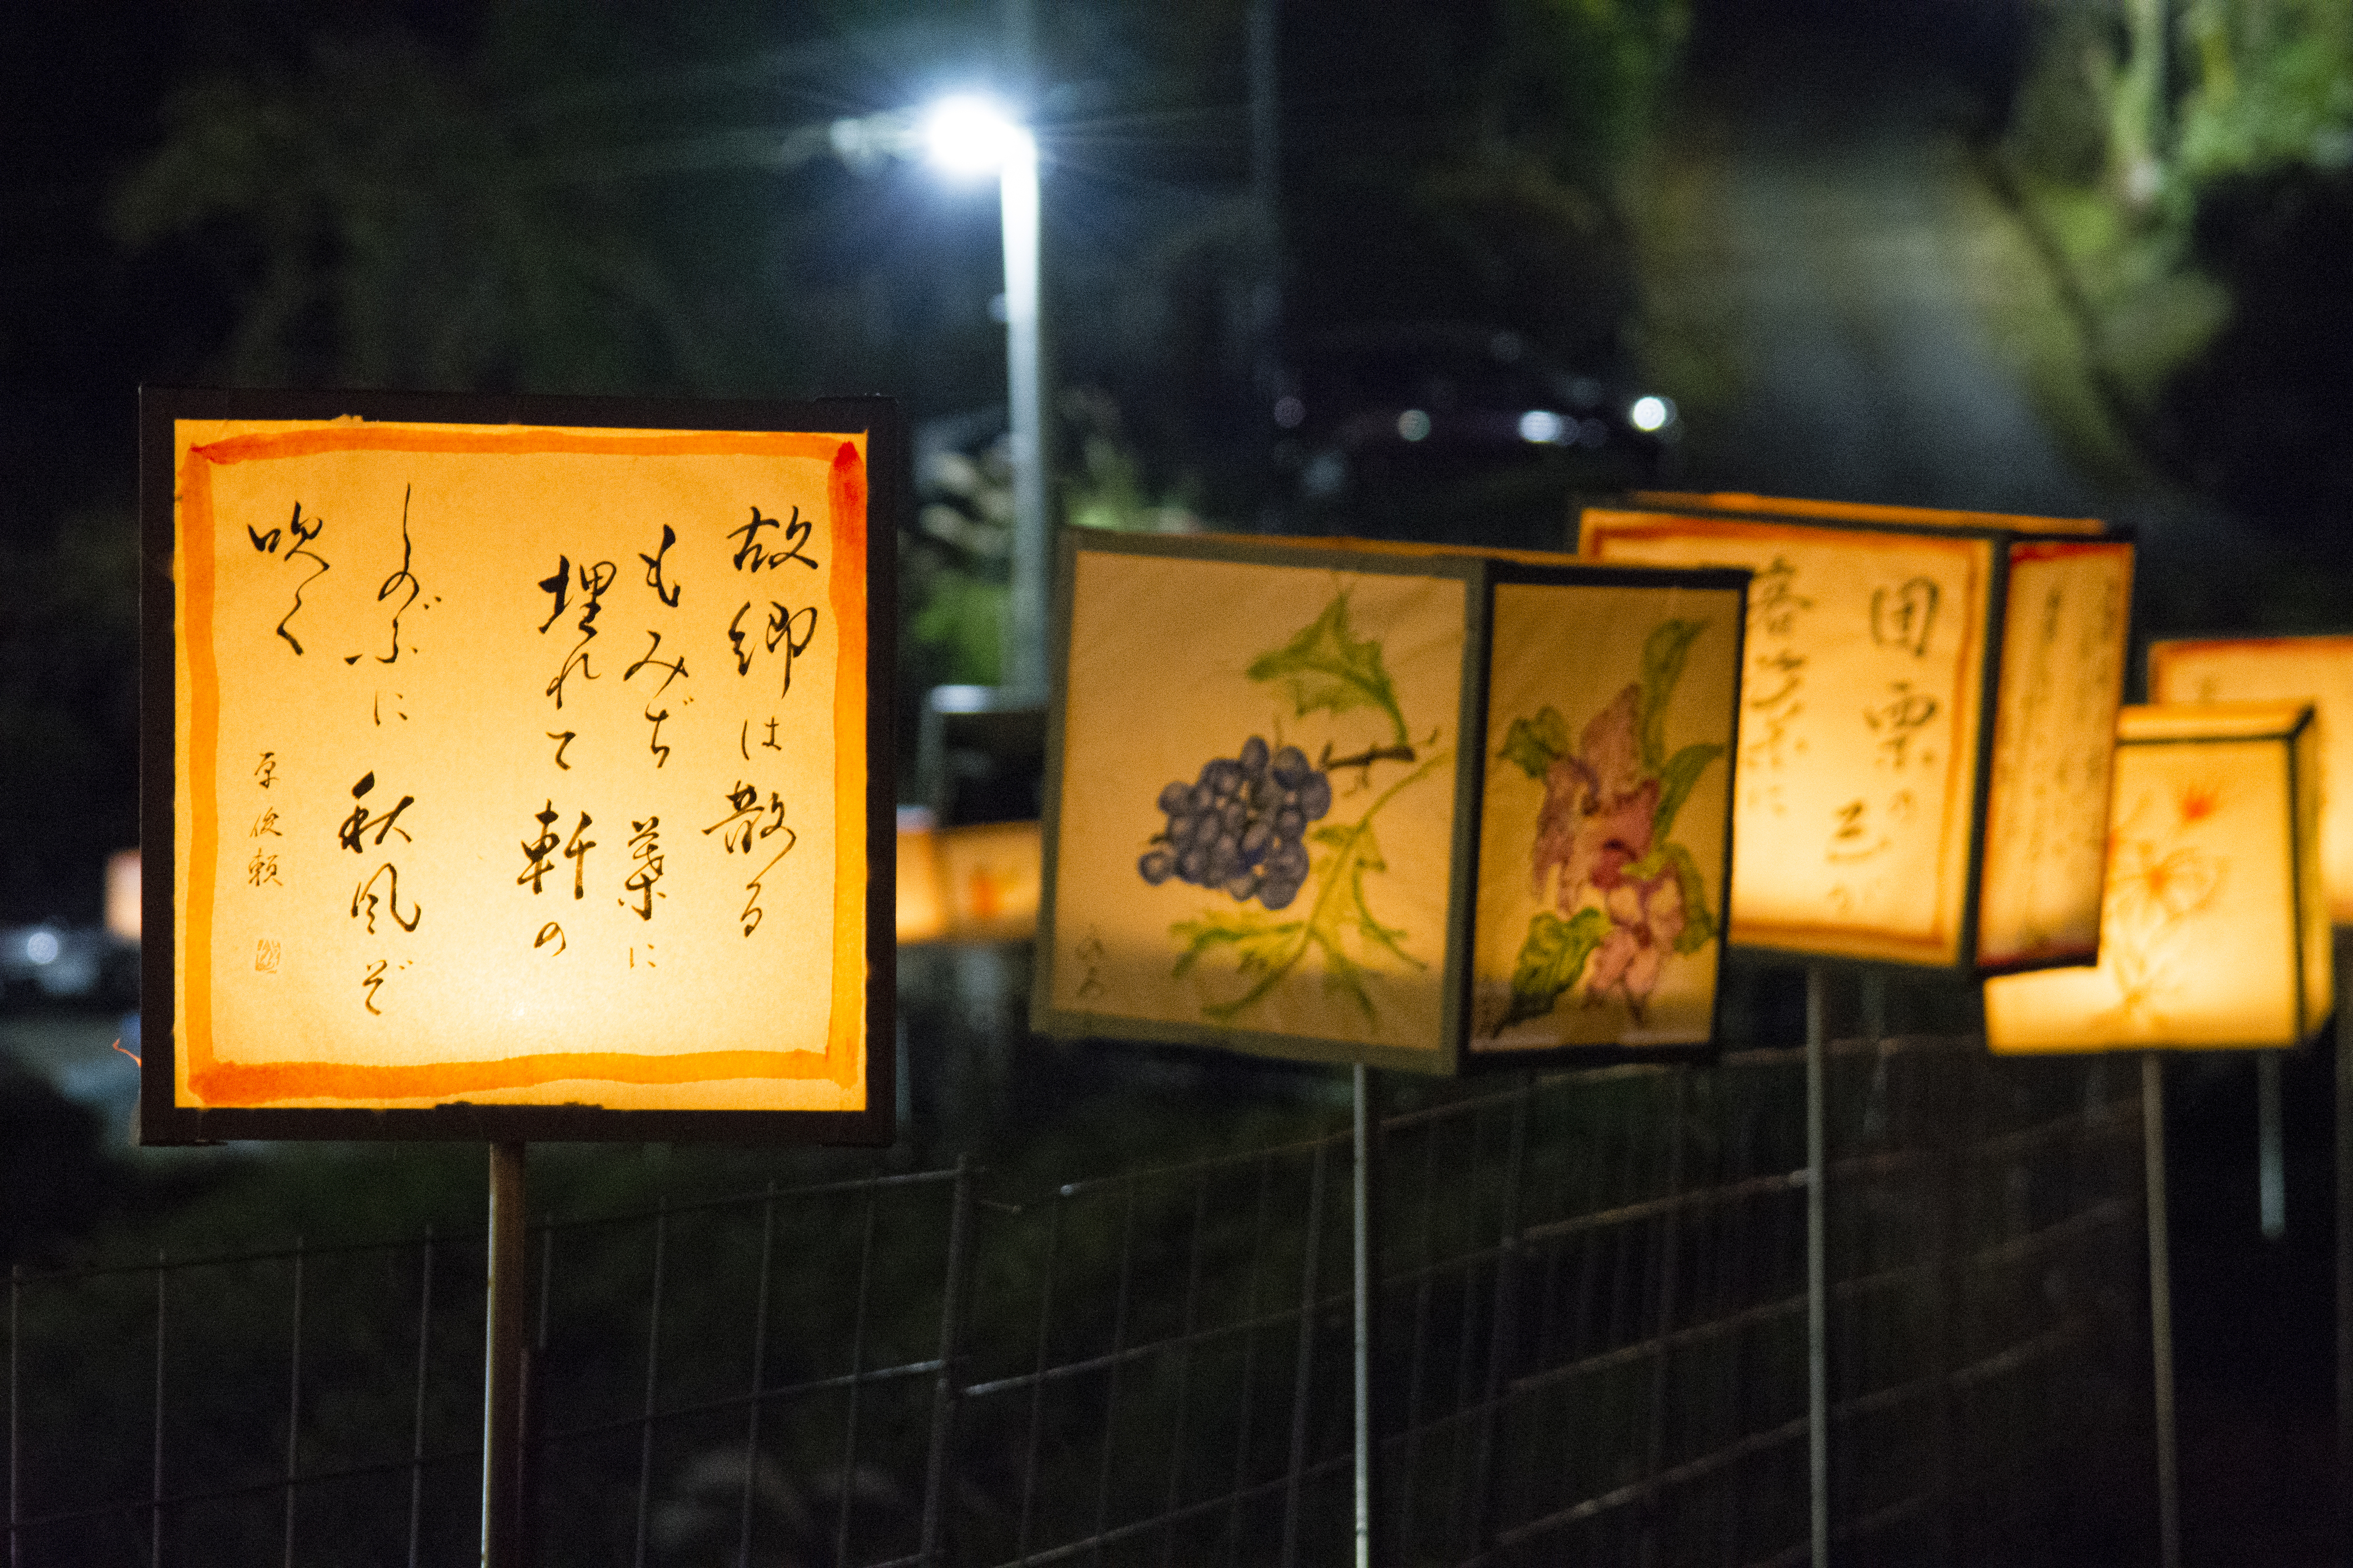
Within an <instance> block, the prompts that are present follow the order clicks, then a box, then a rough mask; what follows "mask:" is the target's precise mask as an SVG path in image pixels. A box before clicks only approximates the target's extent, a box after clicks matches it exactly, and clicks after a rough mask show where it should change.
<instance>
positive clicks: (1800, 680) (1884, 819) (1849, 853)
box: [1584, 510, 1995, 964]
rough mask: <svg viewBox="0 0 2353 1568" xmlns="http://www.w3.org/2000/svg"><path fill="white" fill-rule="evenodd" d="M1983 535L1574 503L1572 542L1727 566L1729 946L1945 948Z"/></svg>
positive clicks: (1968, 783) (1958, 855)
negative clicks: (1733, 670) (1739, 601)
mask: <svg viewBox="0 0 2353 1568" xmlns="http://www.w3.org/2000/svg"><path fill="white" fill-rule="evenodd" d="M1994 548H1995V547H1994V545H1993V544H1992V543H1991V542H1989V541H1987V540H1983V539H1977V538H1970V537H1966V536H1960V535H1945V534H1937V533H1907V532H1878V531H1863V530H1853V529H1831V528H1808V527H1802V526H1799V525H1796V524H1784V523H1778V522H1742V521H1727V520H1718V519H1711V518H1697V517H1675V516H1668V515H1662V514H1658V513H1649V512H1620V511H1605V510H1588V511H1587V512H1586V513H1585V526H1584V549H1585V552H1586V553H1588V554H1589V555H1594V556H1597V557H1599V559H1601V560H1604V561H1627V562H1647V563H1655V564H1659V565H1672V566H1697V565H1718V566H1746V567H1748V568H1750V569H1751V570H1752V571H1754V572H1755V573H1756V574H1757V575H1756V579H1755V581H1754V582H1753V584H1751V585H1750V587H1749V591H1748V628H1747V645H1746V668H1745V672H1744V675H1743V678H1742V684H1741V716H1740V751H1739V755H1738V758H1737V763H1736V771H1735V777H1734V790H1735V797H1734V805H1733V843H1734V849H1733V862H1734V868H1733V879H1732V893H1731V903H1732V921H1731V929H1732V940H1733V941H1734V942H1740V943H1747V944H1751V945H1756V946H1762V947H1777V948H1785V949H1789V950H1792V951H1796V952H1814V953H1825V954H1835V955H1841V956H1846V957H1853V958H1876V959H1890V960H1894V961H1897V962H1902V963H1924V964H1948V963H1955V962H1957V960H1958V957H1959V953H1960V945H1961V938H1962V932H1963V920H1964V910H1965V909H1966V906H1967V900H1968V869H1969V847H1970V846H1969V837H1970V827H1971V823H1970V809H1971V804H1972V802H1971V791H1972V784H1973V774H1974V769H1975V766H1976V759H1977V754H1978V725H1979V721H1980V720H1979V709H1980V707H1981V706H1982V703H1981V700H1980V685H1981V681H1982V679H1983V675H1982V672H1983V669H1984V642H1985V628H1986V618H1987V617H1986V609H1987V597H1988V592H1989V582H1990V577H1991V572H1992V567H1993V560H1994V557H1993V551H1994Z"/></svg>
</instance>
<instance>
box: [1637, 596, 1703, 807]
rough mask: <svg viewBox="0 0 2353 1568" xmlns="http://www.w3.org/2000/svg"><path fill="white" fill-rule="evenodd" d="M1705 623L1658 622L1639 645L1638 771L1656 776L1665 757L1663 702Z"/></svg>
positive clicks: (1665, 712) (1671, 695) (1665, 700)
mask: <svg viewBox="0 0 2353 1568" xmlns="http://www.w3.org/2000/svg"><path fill="white" fill-rule="evenodd" d="M1705 630H1707V623H1706V622H1705V621H1661V622H1660V623H1659V624H1658V626H1655V627H1653V628H1652V629H1651V635H1650V637H1649V638H1648V640H1646V641H1645V642H1644V643H1643V644H1642V728H1641V735H1642V768H1643V771H1644V772H1645V773H1658V772H1659V770H1660V768H1661V767H1662V765H1663V764H1664V763H1665V761H1666V754H1667V741H1666V727H1667V702H1668V700H1669V699H1671V698H1672V697H1673V696H1674V694H1675V683H1676V682H1677V681H1679V680H1681V679H1683V659H1684V658H1685V657H1686V656H1687V655H1689V654H1690V652H1691V645H1692V641H1693V639H1694V638H1695V637H1698V636H1699V634H1700V633H1702V632H1704V631H1705Z"/></svg>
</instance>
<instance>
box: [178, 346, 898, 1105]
mask: <svg viewBox="0 0 2353 1568" xmlns="http://www.w3.org/2000/svg"><path fill="white" fill-rule="evenodd" d="M142 415H143V418H144V421H145V424H144V428H143V431H142V462H143V465H144V471H143V475H142V506H143V510H144V529H145V551H146V565H147V572H148V576H147V579H146V600H145V605H144V616H145V620H144V660H145V681H146V685H145V709H146V715H147V723H148V731H147V735H146V746H145V756H144V768H143V779H142V802H143V804H142V811H143V814H144V815H143V824H142V827H143V837H144V838H145V840H146V842H147V844H148V845H149V846H150V848H151V854H150V856H149V863H148V874H147V877H146V879H145V881H146V886H145V896H146V900H147V908H146V914H145V925H146V930H147V933H148V943H147V949H146V954H145V965H146V977H145V991H146V994H145V1016H146V1017H147V1019H148V1033H147V1040H148V1042H149V1044H148V1049H147V1053H146V1062H145V1067H146V1071H145V1075H144V1082H143V1088H142V1108H141V1117H142V1136H144V1137H146V1138H148V1139H150V1140H154V1141H162V1140H170V1139H181V1138H194V1137H204V1138H218V1137H338V1138H344V1137H463V1138H485V1137H488V1138H501V1139H523V1138H530V1139H537V1138H550V1137H554V1138H566V1137H572V1138H580V1137H612V1138H670V1137H682V1136H712V1135H716V1136H747V1135H755V1134H756V1135H763V1136H780V1137H820V1138H842V1139H851V1140H859V1139H873V1138H877V1137H887V1136H888V1135H889V1131H890V1121H889V1118H890V1108H891V1105H892V1096H891V1093H890V1091H889V1087H888V1079H887V1072H888V1068H889V1063H890V1060H891V1055H892V1053H890V1052H889V1051H887V1050H884V1051H879V1052H878V1051H873V1050H871V1049H870V1048H869V1046H870V1042H871V1039H872V1038H873V1037H875V1033H876V1030H877V1029H878V1028H879V1029H880V1030H881V1037H883V1038H885V1039H887V1038H888V1037H889V1031H890V1027H891V1026H890V1022H889V1020H890V1006H891V1000H890V998H891V986H892V979H891V976H892V951H893V949H892V931H891V910H890V905H889V902H888V900H889V899H890V898H891V882H892V823H891V816H892V812H891V805H890V802H891V781H890V769H889V764H888V758H889V756H890V745H889V736H890V733H891V728H890V723H889V718H888V715H889V692H890V684H891V682H890V663H889V659H890V649H891V646H892V635H891V631H890V625H889V622H888V619H887V617H884V618H880V619H878V618H877V616H878V612H879V610H880V609H882V608H887V606H888V605H889V603H890V593H889V588H888V582H889V577H888V573H889V552H887V551H884V552H881V554H880V555H879V556H877V555H873V554H871V553H870V552H869V550H868V548H867V539H868V531H869V523H870V476H873V475H878V474H879V475H883V476H888V475H890V474H891V473H892V472H894V471H895V468H894V465H895V463H896V461H897V458H896V446H895V426H894V422H893V416H892V413H891V410H890V408H889V405H885V404H882V403H880V402H878V401H876V400H871V399H860V400H847V401H844V402H841V403H835V404H823V405H745V404H736V405H724V404H722V405H691V404H677V403H659V404H622V403H616V402H612V401H609V400H591V399H546V400H543V399H476V398H447V397H428V396H415V395H347V394H284V393H251V394H238V393H194V392H184V393H165V394H151V395H148V396H147V397H146V398H145V399H144V401H143V403H142ZM887 499H888V497H887V491H886V493H885V497H884V500H885V501H886V502H887ZM882 515H883V516H885V517H887V516H888V515H889V514H888V512H887V510H885V511H884V512H883V514H882ZM886 537H887V533H886ZM876 574H879V575H876ZM870 585H872V586H874V587H875V588H876V590H877V591H875V592H872V593H870ZM877 738H880V741H881V744H880V745H879V746H877V745H875V744H874V743H873V742H874V741H875V740H876V739H877ZM878 1084H879V1085H880V1086H881V1088H880V1089H879V1091H878V1089H877V1085H878Z"/></svg>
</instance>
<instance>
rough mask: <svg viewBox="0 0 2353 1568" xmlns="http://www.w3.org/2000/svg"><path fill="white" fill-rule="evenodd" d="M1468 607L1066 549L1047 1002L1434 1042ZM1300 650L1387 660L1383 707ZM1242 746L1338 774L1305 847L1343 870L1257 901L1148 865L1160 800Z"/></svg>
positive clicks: (1364, 1038)
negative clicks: (1289, 753) (1349, 692)
mask: <svg viewBox="0 0 2353 1568" xmlns="http://www.w3.org/2000/svg"><path fill="white" fill-rule="evenodd" d="M1464 602H1465V593H1464V589H1463V584H1462V583H1461V580H1460V579H1459V578H1453V577H1442V576H1430V577H1421V576H1415V575H1407V574H1386V573H1377V572H1348V571H1340V570H1324V569H1320V568H1315V567H1306V566H1278V565H1266V564H1254V563H1253V564H1245V563H1238V562H1229V561H1218V560H1196V559H1186V558H1182V557H1173V556H1158V555H1145V554H1125V553H1116V552H1110V551H1093V550H1081V551H1080V552H1078V553H1077V562H1076V568H1075V585H1074V591H1073V593H1072V596H1071V609H1070V617H1071V621H1070V652H1069V678H1068V690H1067V697H1066V705H1065V709H1064V718H1063V726H1064V728H1063V749H1062V770H1063V771H1062V777H1061V780H1060V823H1059V829H1058V842H1057V858H1056V862H1055V868H1054V879H1055V882H1054V922H1053V940H1054V942H1055V943H1056V948H1057V951H1056V952H1055V954H1054V963H1053V969H1052V989H1051V992H1050V996H1049V1001H1050V1004H1051V1005H1054V1006H1056V1007H1060V1008H1064V1009H1068V1010H1070V1011H1071V1012H1073V1013H1079V1012H1092V1013H1096V1014H1100V1015H1103V1016H1110V1017H1113V1018H1116V1019H1120V1020H1135V1021H1141V1022H1145V1023H1152V1022H1164V1023H1171V1024H1185V1025H1201V1024H1206V1025H1208V1026H1231V1027H1236V1028H1246V1029H1255V1030H1261V1031H1264V1032H1266V1033H1268V1034H1280V1035H1291V1036H1298V1037H1309V1038H1314V1039H1321V1040H1332V1041H1340V1042H1345V1043H1349V1044H1364V1045H1378V1046H1384V1047H1402V1048H1405V1049H1409V1050H1414V1051H1426V1052H1429V1053H1430V1054H1432V1055H1433V1056H1434V1055H1436V1054H1437V1053H1438V1052H1439V1051H1440V1049H1441V1047H1442V1046H1443V1044H1444V1041H1443V1038H1442V1035H1441V1028H1440V1021H1441V1014H1442V1005H1443V1001H1444V998H1443V979H1444V974H1445V955H1446V940H1447V939H1446V931H1447V910H1448V903H1449V896H1450V890H1451V868H1452V848H1453V833H1454V786H1455V770H1456V768H1457V767H1458V766H1459V765H1460V760H1459V748H1460V746H1461V735H1460V733H1459V730H1460V717H1459V716H1460V712H1461V679H1462V650H1463V644H1464V635H1465V634H1464V614H1463V610H1464ZM1301 648H1308V649H1311V650H1312V651H1313V653H1314V657H1315V658H1317V659H1318V660H1319V661H1320V662H1321V663H1323V664H1324V666H1325V667H1327V668H1341V667H1348V668H1356V669H1359V670H1362V671H1364V672H1366V673H1367V674H1372V673H1375V672H1377V673H1378V674H1379V676H1380V678H1381V679H1380V684H1381V686H1382V697H1381V700H1379V701H1377V702H1375V701H1370V700H1364V701H1357V700H1350V699H1349V698H1348V697H1346V696H1344V695H1343V694H1342V693H1341V692H1340V691H1339V690H1337V689H1334V688H1333V683H1332V681H1331V680H1330V679H1325V678H1323V677H1318V676H1316V675H1315V674H1314V673H1313V672H1312V671H1304V667H1303V666H1300V665H1299V661H1298V659H1297V658H1296V657H1295V651H1296V650H1298V649H1301ZM1294 667H1298V668H1301V669H1302V670H1303V673H1299V674H1296V675H1293V674H1288V673H1284V672H1285V671H1286V670H1289V669H1292V668H1294ZM1253 672H1255V673H1253ZM1319 687H1320V688H1322V689H1321V690H1320V691H1319V690H1318V688H1319ZM1359 690H1360V691H1361V688H1360V689H1359ZM1253 740H1254V741H1255V742H1257V746H1258V748H1259V749H1260V751H1261V752H1262V753H1264V754H1265V755H1266V756H1272V755H1278V754H1280V753H1281V752H1282V750H1283V749H1284V748H1286V747H1295V748H1297V749H1298V750H1299V752H1301V753H1302V755H1303V758H1307V759H1314V760H1316V761H1317V762H1318V763H1321V764H1322V765H1323V766H1324V767H1325V768H1327V769H1328V779H1329V785H1330V787H1329V790H1328V791H1326V792H1324V797H1323V799H1322V801H1321V802H1320V803H1319V806H1320V809H1318V808H1309V809H1307V810H1306V811H1305V820H1304V822H1303V824H1302V825H1301V831H1302V833H1303V836H1304V837H1303V842H1302V845H1301V851H1300V855H1301V859H1302V860H1303V861H1304V860H1305V859H1306V858H1307V856H1306V850H1307V847H1308V846H1310V845H1312V846H1313V847H1314V854H1315V856H1316V857H1317V858H1319V859H1320V860H1321V861H1322V862H1323V863H1324V865H1325V866H1326V867H1329V866H1331V865H1334V864H1335V863H1338V864H1343V865H1345V867H1346V868H1348V869H1347V871H1346V874H1345V875H1333V876H1328V877H1327V876H1324V875H1323V874H1322V873H1320V872H1319V873H1318V874H1317V876H1315V877H1314V878H1312V879H1303V881H1299V882H1293V884H1292V885H1291V886H1290V887H1289V888H1288V889H1285V890H1284V891H1282V892H1278V893H1277V894H1275V895H1274V896H1273V901H1272V903H1271V905H1270V904H1269V903H1268V902H1266V901H1265V900H1263V899H1261V898H1258V897H1256V896H1252V897H1250V898H1245V899H1241V900H1237V899H1236V898H1235V897H1233V896H1231V894H1230V893H1229V889H1227V888H1225V887H1223V886H1208V885H1202V884H1200V883H1197V882H1193V881H1190V880H1187V879H1186V877H1185V876H1183V875H1181V874H1176V873H1172V872H1171V871H1170V870H1169V869H1168V868H1166V867H1165V866H1161V867H1155V869H1157V870H1158V873H1159V874H1158V876H1157V877H1156V878H1155V877H1154V876H1151V875H1140V874H1139V872H1140V869H1141V868H1140V858H1148V857H1149V856H1151V855H1152V854H1154V853H1155V851H1156V850H1161V849H1162V847H1161V846H1160V845H1159V844H1158V842H1157V837H1156V836H1158V835H1160V834H1161V833H1162V832H1163V830H1164V829H1165V828H1166V826H1167V824H1168V822H1169V820H1170V819H1169V817H1168V816H1166V811H1165V809H1164V808H1163V807H1161V806H1160V805H1157V804H1156V803H1158V802H1159V801H1160V800H1161V799H1162V797H1163V795H1164V794H1165V793H1166V792H1167V791H1168V790H1170V788H1171V787H1172V786H1176V788H1177V789H1178V790H1179V792H1180V793H1181V792H1182V790H1183V789H1186V788H1190V787H1193V786H1195V785H1196V784H1197V782H1198V781H1200V780H1202V779H1203V778H1204V777H1205V768H1206V766H1207V764H1209V763H1212V762H1213V761H1215V760H1217V759H1236V758H1240V757H1241V756H1242V755H1243V754H1244V753H1245V751H1246V749H1247V748H1248V747H1249V746H1250V742H1252V741H1253ZM1263 761H1264V756H1262V757H1261V762H1263ZM1205 793H1206V791H1205ZM1164 852H1165V851H1164ZM1245 891H1246V892H1247V891H1248V889H1247V888H1246V889H1245ZM1359 894H1361V900H1362V901H1361V904H1359V903H1357V902H1356V901H1354V900H1356V898H1357V896H1358V895H1359ZM1359 912H1361V913H1362V917H1363V918H1361V919H1359V918H1356V915H1357V914H1358V913H1359Z"/></svg>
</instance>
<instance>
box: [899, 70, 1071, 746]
mask: <svg viewBox="0 0 2353 1568" xmlns="http://www.w3.org/2000/svg"><path fill="white" fill-rule="evenodd" d="M917 136H918V141H919V143H920V145H921V147H922V149H923V157H924V160H925V161H926V162H927V163H931V164H932V166H933V167H934V168H935V169H938V170H939V171H941V172H942V173H943V174H947V175H949V176H950V177H952V178H955V177H960V178H965V179H972V178H976V177H979V176H981V175H985V174H996V176H997V199H998V204H999V205H1000V206H1001V208H1002V209H1003V214H1004V227H1005V368H1006V381H1007V393H1008V398H1007V401H1008V409H1009V425H1010V434H1011V437H1012V445H1013V593H1012V603H1011V605H1010V606H1009V611H1008V615H1007V616H1006V626H1005V672H1004V684H1005V686H1006V687H1007V688H1008V689H1010V691H1011V692H1012V693H1013V694H1014V695H1015V696H1017V697H1022V698H1029V699H1042V698H1044V696H1045V694H1046V544H1047V540H1046V445H1045V408H1044V392H1043V374H1042V370H1041V367H1040V364H1039V341H1038V143H1037V141H1036V139H1035V138H1033V137H1032V136H1031V135H1030V134H1029V131H1028V130H1027V129H1026V128H1024V127H1023V126H1022V125H1021V124H1020V123H1019V122H1018V121H1015V120H1014V119H1013V118H1012V117H1011V116H1010V115H1008V114H1007V113H1006V112H1005V110H1003V109H1002V108H1000V107H999V106H998V105H997V104H995V103H993V102H991V101H990V100H987V99H986V98H981V97H978V96H976V95H970V94H957V95H955V96H954V97H950V98H944V99H941V100H939V101H938V102H936V103H934V104H933V105H932V106H931V107H930V108H929V109H927V110H924V111H923V113H922V115H921V116H920V117H919V119H918V121H917Z"/></svg>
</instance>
